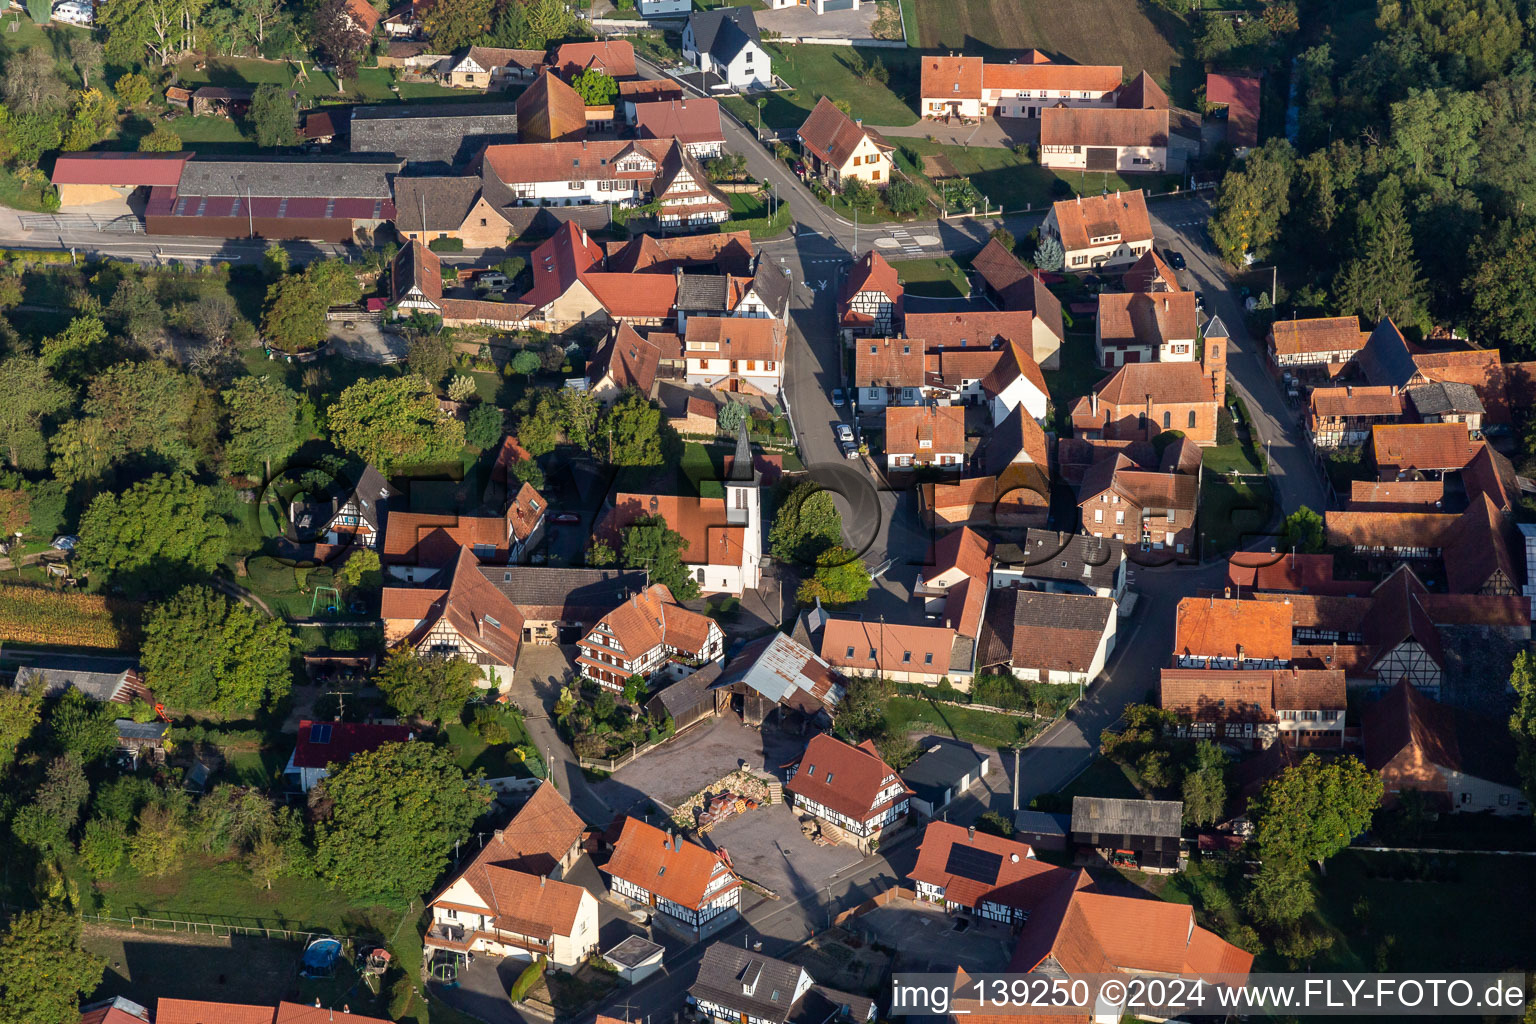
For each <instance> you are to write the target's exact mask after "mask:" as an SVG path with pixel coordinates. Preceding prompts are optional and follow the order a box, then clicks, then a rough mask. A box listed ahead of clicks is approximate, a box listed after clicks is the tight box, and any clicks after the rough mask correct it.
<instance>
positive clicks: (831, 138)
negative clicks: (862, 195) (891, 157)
mask: <svg viewBox="0 0 1536 1024" xmlns="http://www.w3.org/2000/svg"><path fill="white" fill-rule="evenodd" d="M798 134H799V136H800V141H801V142H803V143H805V145H806V147H807V148H809V149H810V151H811V152H812V153H815V154H816V155H817V156H818V157H820V158H821V159H822V160H824V161H826V162H827V163H829V164H831V165H832V166H834V167H842V166H844V165H845V164H847V163H848V160H849V159H850V158H851V157H852V156H853V152H854V150H856V149H858V147H859V144H860V143H862V142H863V141H864V140H865V139H868V140H869V141H870V142H871V143H873V144H874V145H875V146H876V147H877V148H878V149H880V150H883V151H885V152H890V151H891V150H892V149H894V148H895V147H894V146H892V145H891V144H890V143H888V142H886V141H885V139H884V138H882V137H881V135H880V133H879V132H877V131H875V130H874V129H873V128H865V127H864V126H863V125H860V124H858V123H856V122H855V121H854V119H853V118H851V117H849V116H848V115H847V114H845V113H843V112H842V111H841V110H840V109H838V107H837V105H836V104H835V103H833V102H832V101H831V100H830V99H828V98H827V97H825V96H823V97H822V98H821V99H820V100H819V101H818V102H817V104H816V106H815V107H814V108H813V109H812V110H811V113H810V116H808V117H807V118H806V119H805V123H804V124H802V125H801V126H800V130H799V133H798Z"/></svg>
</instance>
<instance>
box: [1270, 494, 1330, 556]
mask: <svg viewBox="0 0 1536 1024" xmlns="http://www.w3.org/2000/svg"><path fill="white" fill-rule="evenodd" d="M1280 537H1281V545H1282V546H1283V548H1284V549H1285V550H1286V551H1299V552H1301V553H1302V554H1308V555H1312V554H1317V553H1318V552H1319V551H1322V550H1323V517H1322V516H1320V515H1318V514H1317V513H1316V512H1314V511H1312V509H1310V508H1308V507H1307V506H1306V505H1303V506H1301V507H1300V508H1298V509H1297V510H1296V511H1295V512H1292V513H1291V514H1290V515H1288V516H1286V517H1285V522H1284V524H1282V525H1281V527H1280Z"/></svg>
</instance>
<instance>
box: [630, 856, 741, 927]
mask: <svg viewBox="0 0 1536 1024" xmlns="http://www.w3.org/2000/svg"><path fill="white" fill-rule="evenodd" d="M608 877H609V880H610V882H611V885H610V888H611V889H612V890H613V891H614V892H616V893H618V894H619V895H620V896H623V897H625V898H627V899H631V900H634V901H635V902H636V903H640V904H643V905H645V906H648V907H655V908H656V909H657V910H660V911H661V912H662V913H664V914H666V915H667V916H668V917H672V918H675V919H677V920H678V921H681V922H682V923H683V924H685V925H687V926H688V927H690V928H698V927H699V925H701V924H705V923H707V922H709V921H712V920H714V919H715V918H717V917H719V916H720V915H721V914H723V913H725V912H726V911H728V910H733V909H735V907H736V905H737V902H738V901H739V900H740V898H741V886H739V885H735V884H733V883H734V882H735V880H736V879H735V875H734V874H732V872H731V869H730V868H728V867H726V866H725V864H724V862H721V863H718V864H716V865H715V869H714V872H713V873H712V874H711V875H710V879H709V884H708V885H706V886H705V887H704V896H703V899H702V901H701V902H700V904H699V908H698V909H697V910H695V909H693V908H692V907H685V906H683V905H682V904H681V903H674V902H673V901H671V900H669V899H667V898H666V897H664V896H658V895H656V894H655V893H653V892H652V891H651V890H649V889H647V888H645V886H643V885H640V884H638V883H636V882H632V881H630V880H629V879H627V878H621V877H619V876H618V875H609V876H608ZM727 886H729V888H727Z"/></svg>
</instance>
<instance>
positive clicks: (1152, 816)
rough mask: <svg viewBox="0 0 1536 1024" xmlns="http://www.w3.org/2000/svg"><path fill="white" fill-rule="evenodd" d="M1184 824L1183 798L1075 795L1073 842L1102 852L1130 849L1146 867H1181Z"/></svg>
mask: <svg viewBox="0 0 1536 1024" xmlns="http://www.w3.org/2000/svg"><path fill="white" fill-rule="evenodd" d="M1183 827H1184V803H1183V801H1181V800H1120V799H1114V798H1110V797H1097V796H1077V797H1073V798H1072V842H1074V843H1076V844H1077V845H1078V846H1086V847H1091V848H1093V849H1095V850H1100V851H1110V852H1127V851H1128V852H1130V853H1133V854H1135V856H1136V861H1137V863H1138V864H1139V865H1140V866H1141V867H1143V868H1148V867H1151V868H1160V869H1164V870H1168V869H1177V868H1178V866H1179V837H1180V835H1181V833H1182V831H1183Z"/></svg>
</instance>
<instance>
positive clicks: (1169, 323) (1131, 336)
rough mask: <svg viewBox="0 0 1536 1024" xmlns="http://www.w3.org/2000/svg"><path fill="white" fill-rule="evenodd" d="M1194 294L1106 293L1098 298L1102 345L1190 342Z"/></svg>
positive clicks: (1154, 344) (1194, 315)
mask: <svg viewBox="0 0 1536 1024" xmlns="http://www.w3.org/2000/svg"><path fill="white" fill-rule="evenodd" d="M1197 322H1198V321H1197V315H1196V311H1195V293H1194V292H1184V291H1179V292H1107V293H1102V294H1100V295H1099V337H1100V338H1101V339H1102V340H1103V341H1104V342H1105V343H1106V344H1119V345H1123V344H1130V343H1139V344H1143V345H1152V346H1161V345H1166V344H1167V343H1169V342H1171V341H1194V339H1195V335H1196V334H1197V333H1198V328H1197V327H1196V323H1197Z"/></svg>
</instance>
